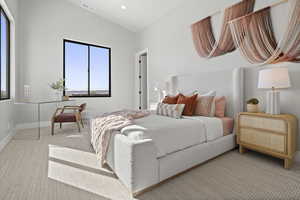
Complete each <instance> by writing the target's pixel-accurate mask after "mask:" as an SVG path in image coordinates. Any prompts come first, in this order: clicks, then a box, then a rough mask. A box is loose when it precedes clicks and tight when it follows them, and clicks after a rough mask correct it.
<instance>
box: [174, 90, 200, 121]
mask: <svg viewBox="0 0 300 200" xmlns="http://www.w3.org/2000/svg"><path fill="white" fill-rule="evenodd" d="M197 96H198V94H194V95H193V96H189V97H188V96H184V95H183V94H179V98H178V101H177V104H184V105H185V107H184V110H183V115H187V116H192V115H193V114H194V112H195V108H196V104H197Z"/></svg>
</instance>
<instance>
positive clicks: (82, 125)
mask: <svg viewBox="0 0 300 200" xmlns="http://www.w3.org/2000/svg"><path fill="white" fill-rule="evenodd" d="M80 121H81V125H82V128H84V124H83V120H82V119H81V120H80Z"/></svg>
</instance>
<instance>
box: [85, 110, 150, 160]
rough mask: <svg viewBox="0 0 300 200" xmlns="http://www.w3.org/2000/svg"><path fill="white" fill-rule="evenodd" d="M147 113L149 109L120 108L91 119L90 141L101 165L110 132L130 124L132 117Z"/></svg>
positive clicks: (142, 115) (104, 158)
mask: <svg viewBox="0 0 300 200" xmlns="http://www.w3.org/2000/svg"><path fill="white" fill-rule="evenodd" d="M149 114H150V112H149V111H135V110H121V111H116V112H112V113H105V114H103V115H102V116H101V117H98V118H96V119H95V120H93V122H92V124H91V126H92V127H91V128H92V133H91V143H92V145H93V147H94V150H95V152H96V155H97V158H98V159H99V160H100V162H101V165H102V166H103V165H104V164H105V163H106V155H107V151H108V147H109V143H110V139H111V136H112V134H113V133H114V132H115V131H120V130H121V129H122V128H124V127H126V126H129V125H132V124H133V122H132V121H133V120H134V119H139V118H142V117H145V116H148V115H149Z"/></svg>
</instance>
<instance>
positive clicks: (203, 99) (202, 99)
mask: <svg viewBox="0 0 300 200" xmlns="http://www.w3.org/2000/svg"><path fill="white" fill-rule="evenodd" d="M214 98H215V97H214V96H198V98H197V104H196V108H195V115H200V116H205V117H210V116H211V110H212V104H213V100H214Z"/></svg>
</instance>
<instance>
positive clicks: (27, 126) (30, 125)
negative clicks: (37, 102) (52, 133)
mask: <svg viewBox="0 0 300 200" xmlns="http://www.w3.org/2000/svg"><path fill="white" fill-rule="evenodd" d="M50 125H51V122H50V121H42V122H41V123H40V127H49V126H50ZM38 126H39V124H38V122H33V123H24V124H17V125H16V130H21V129H30V128H38Z"/></svg>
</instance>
